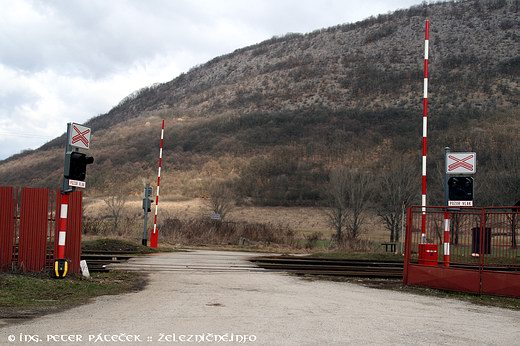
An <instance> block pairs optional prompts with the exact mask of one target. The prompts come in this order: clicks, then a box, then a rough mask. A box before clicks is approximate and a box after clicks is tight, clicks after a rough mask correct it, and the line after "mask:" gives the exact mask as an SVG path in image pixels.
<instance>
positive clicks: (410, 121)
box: [0, 0, 520, 205]
mask: <svg viewBox="0 0 520 346" xmlns="http://www.w3.org/2000/svg"><path fill="white" fill-rule="evenodd" d="M519 10H520V4H519V2H518V1H511V0H493V1H458V2H446V3H436V4H431V5H426V4H424V5H419V6H414V7H412V8H410V9H404V10H398V11H396V12H394V13H391V14H385V15H380V16H378V17H377V18H376V17H371V18H368V19H366V20H364V21H361V22H357V23H353V24H344V25H338V26H336V27H332V28H325V29H319V30H316V31H314V32H311V33H307V34H294V33H290V34H285V35H282V36H280V37H273V38H272V39H270V40H267V41H264V42H261V43H259V44H257V45H254V46H249V47H245V48H241V49H238V50H236V51H234V52H232V53H230V54H227V55H224V56H220V57H216V58H215V59H213V60H211V61H209V62H207V63H206V64H203V65H200V66H196V67H194V68H193V69H191V70H190V71H189V72H187V73H185V74H182V75H180V76H179V77H177V78H175V79H174V80H172V81H170V82H168V83H164V84H158V85H154V86H151V87H146V88H143V89H141V90H139V91H138V92H136V93H134V94H132V95H129V96H128V97H127V98H125V99H124V100H122V101H121V102H120V104H118V105H117V106H115V107H114V108H113V109H111V110H110V111H109V112H108V113H107V114H104V115H101V116H98V117H95V118H93V119H91V120H90V121H89V122H88V123H87V125H89V126H91V127H92V129H93V134H94V139H93V143H92V149H91V153H92V155H93V156H94V157H95V160H96V161H95V163H94V164H93V165H91V166H89V171H88V178H87V185H88V190H87V193H88V194H91V195H104V194H107V193H110V192H111V191H114V190H115V189H118V190H122V191H124V192H125V193H128V194H140V193H141V189H142V181H143V179H150V180H151V181H154V176H155V174H156V164H157V156H158V143H159V134H160V120H161V118H165V119H166V131H165V140H164V144H165V148H164V167H163V180H162V182H163V183H162V186H161V191H162V193H167V194H178V195H185V196H204V195H205V194H207V190H208V186H209V184H210V183H211V182H212V181H215V180H221V181H225V182H227V183H228V184H229V185H230V186H232V187H233V188H234V189H235V191H236V192H237V193H238V195H239V196H240V197H241V198H243V199H244V200H250V201H253V202H256V203H261V204H289V205H292V204H314V203H320V201H321V200H322V199H323V190H324V184H325V182H326V181H327V179H328V174H329V172H330V170H331V169H332V168H333V167H337V166H342V165H345V166H348V167H351V168H353V169H356V170H359V171H362V172H367V174H369V173H370V174H373V175H374V176H375V177H377V176H378V175H379V174H380V173H381V172H383V171H384V170H385V169H386V167H388V165H389V163H390V162H392V161H396V160H402V159H403V158H405V157H408V156H411V157H413V158H415V160H414V161H413V162H414V163H413V164H411V165H410V167H409V169H411V170H414V171H416V172H417V175H420V149H421V147H420V146H421V136H422V110H421V107H422V96H423V94H422V88H423V81H422V68H423V50H424V48H423V46H424V20H425V19H426V18H429V19H430V21H431V32H430V87H429V101H430V122H429V146H430V147H429V153H430V156H429V164H428V169H429V172H431V174H430V175H429V178H428V179H429V185H430V189H431V190H430V191H431V192H432V194H431V198H432V199H431V202H432V203H435V202H437V203H438V202H439V201H440V200H441V190H442V183H441V171H442V165H443V162H442V160H443V159H442V155H443V148H444V147H445V146H450V147H452V149H453V150H455V151H476V152H477V155H478V167H479V168H478V173H477V175H476V179H477V190H478V194H477V196H480V197H479V198H480V203H482V204H489V203H504V204H509V203H511V202H512V201H514V200H515V198H516V199H520V191H519V190H518V186H520V183H518V167H519V166H520V164H519V163H518V157H520V154H519V151H518V149H517V146H516V145H514V143H516V141H517V140H518V138H519V134H520V120H519V119H520V117H519V113H520V112H519V101H520V88H519V82H520V80H519V75H520V45H518V40H519V37H520V21H519V20H518V18H519V17H520V16H519ZM64 141H65V137H64V136H62V137H59V138H57V139H55V140H53V141H50V142H49V143H47V144H45V145H44V146H42V147H41V148H40V149H38V150H35V151H29V152H24V153H22V154H18V155H15V156H13V157H11V158H9V159H7V160H4V161H2V162H0V182H1V183H2V184H5V185H30V186H49V187H57V186H59V185H60V183H59V182H60V180H61V176H62V169H63V168H62V164H63V163H62V162H63V161H62V160H63V159H62V157H63V146H64ZM515 196H516V197H515ZM375 202H377V201H375Z"/></svg>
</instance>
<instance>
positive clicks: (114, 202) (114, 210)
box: [103, 188, 128, 233]
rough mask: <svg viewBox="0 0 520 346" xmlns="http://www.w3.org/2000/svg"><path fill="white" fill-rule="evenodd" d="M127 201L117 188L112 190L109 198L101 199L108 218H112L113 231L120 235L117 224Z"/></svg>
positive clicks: (126, 197)
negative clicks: (105, 206) (107, 212)
mask: <svg viewBox="0 0 520 346" xmlns="http://www.w3.org/2000/svg"><path fill="white" fill-rule="evenodd" d="M127 200H128V195H127V194H126V193H125V192H124V191H123V190H122V189H117V188H114V189H112V192H111V195H110V196H107V197H105V198H103V201H104V202H105V204H106V205H107V208H108V211H109V214H110V217H111V218H112V222H113V229H114V230H116V231H117V232H118V233H121V232H120V230H119V224H120V221H121V217H122V216H123V213H124V209H125V204H126V202H127Z"/></svg>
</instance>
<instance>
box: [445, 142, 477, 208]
mask: <svg viewBox="0 0 520 346" xmlns="http://www.w3.org/2000/svg"><path fill="white" fill-rule="evenodd" d="M444 151H445V165H446V170H445V171H444V199H445V205H446V206H448V207H472V206H473V197H474V194H473V191H474V186H473V185H474V184H473V182H474V181H473V177H472V176H471V175H473V174H475V172H476V163H477V154H476V153H474V152H462V153H461V152H459V153H454V152H452V151H451V149H450V148H449V147H446V148H444Z"/></svg>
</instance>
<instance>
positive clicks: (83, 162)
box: [54, 123, 94, 278]
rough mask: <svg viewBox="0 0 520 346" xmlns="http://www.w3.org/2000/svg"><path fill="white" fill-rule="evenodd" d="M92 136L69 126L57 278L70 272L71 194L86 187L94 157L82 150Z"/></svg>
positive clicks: (83, 129)
mask: <svg viewBox="0 0 520 346" xmlns="http://www.w3.org/2000/svg"><path fill="white" fill-rule="evenodd" d="M91 134H92V131H91V129H90V128H88V127H86V126H83V125H80V124H75V123H68V124H67V142H66V145H65V158H64V163H63V167H64V168H63V184H62V187H61V208H60V221H59V228H58V231H59V233H58V252H57V254H56V255H55V260H54V275H55V277H57V278H63V277H65V276H66V275H67V272H68V261H67V259H66V258H65V244H66V239H67V218H68V206H69V194H70V193H71V192H73V191H74V190H75V189H76V188H77V187H79V188H85V187H86V183H85V178H86V173H87V165H89V164H92V163H93V162H94V158H93V157H92V156H87V155H86V154H85V153H83V152H81V150H88V149H89V148H90V138H91Z"/></svg>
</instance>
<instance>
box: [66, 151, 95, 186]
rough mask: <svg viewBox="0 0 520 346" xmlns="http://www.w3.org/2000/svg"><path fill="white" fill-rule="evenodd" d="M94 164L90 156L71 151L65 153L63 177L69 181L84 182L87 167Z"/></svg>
mask: <svg viewBox="0 0 520 346" xmlns="http://www.w3.org/2000/svg"><path fill="white" fill-rule="evenodd" d="M92 163H94V158H93V157H92V156H87V155H86V154H83V153H80V152H79V151H72V152H67V153H65V171H64V177H65V178H66V179H70V180H79V181H85V178H86V176H87V165H90V164H92Z"/></svg>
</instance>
